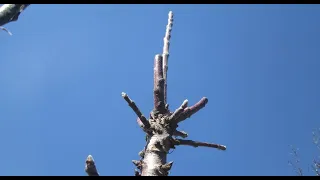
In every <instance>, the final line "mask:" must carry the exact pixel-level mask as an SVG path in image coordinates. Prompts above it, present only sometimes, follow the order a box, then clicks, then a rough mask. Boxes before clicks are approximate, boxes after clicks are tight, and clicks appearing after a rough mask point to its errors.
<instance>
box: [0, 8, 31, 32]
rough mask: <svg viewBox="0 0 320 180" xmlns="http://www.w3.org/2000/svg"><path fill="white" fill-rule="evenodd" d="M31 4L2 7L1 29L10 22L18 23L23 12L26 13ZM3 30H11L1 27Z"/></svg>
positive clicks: (0, 9) (0, 14)
mask: <svg viewBox="0 0 320 180" xmlns="http://www.w3.org/2000/svg"><path fill="white" fill-rule="evenodd" d="M29 5H30V4H4V5H2V6H1V7H0V27H1V26H3V25H5V24H8V23H10V22H14V21H17V20H18V18H19V16H20V14H21V13H22V11H24V10H25V9H26V8H27V7H28V6H29ZM1 29H2V30H4V31H6V32H8V33H9V34H10V35H12V34H11V33H10V31H9V30H7V29H6V28H4V27H1Z"/></svg>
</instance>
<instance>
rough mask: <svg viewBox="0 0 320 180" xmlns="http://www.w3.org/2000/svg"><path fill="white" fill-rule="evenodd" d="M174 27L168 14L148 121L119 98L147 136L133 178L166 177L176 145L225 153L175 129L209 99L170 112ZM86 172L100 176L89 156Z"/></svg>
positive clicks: (135, 107)
mask: <svg viewBox="0 0 320 180" xmlns="http://www.w3.org/2000/svg"><path fill="white" fill-rule="evenodd" d="M172 25H173V13H172V12H171V11H170V12H169V18H168V25H167V27H166V33H165V37H164V39H163V41H164V46H163V53H162V55H161V54H157V55H156V56H155V58H154V82H153V83H154V87H153V98H154V108H153V110H152V111H151V113H150V116H149V119H147V118H146V117H145V116H144V115H143V114H142V113H141V111H140V110H139V108H138V106H137V105H136V103H135V102H133V101H132V100H131V99H130V98H129V96H128V95H127V94H126V93H124V92H123V93H122V97H123V98H124V100H125V101H126V102H127V103H128V105H129V106H130V107H131V109H132V110H133V111H134V112H135V114H136V115H137V116H138V118H137V123H138V125H139V126H140V127H141V129H142V130H143V131H144V132H145V133H146V146H145V147H144V149H143V150H142V151H140V153H139V155H140V157H141V159H140V160H133V161H132V162H133V164H134V165H135V166H136V167H137V169H135V175H136V176H167V175H168V174H169V170H170V169H171V167H172V165H173V162H172V161H171V162H167V154H168V152H169V150H170V149H175V147H176V146H179V145H180V146H182V145H188V146H193V147H200V146H202V147H211V148H217V149H219V150H226V146H224V145H220V144H213V143H206V142H198V141H193V140H185V139H180V138H177V137H181V138H186V137H187V136H188V134H187V133H186V132H183V131H179V130H177V127H178V124H179V123H180V122H182V121H184V120H186V119H187V118H189V117H191V116H192V115H193V114H195V113H196V112H198V111H199V110H200V109H202V108H203V107H205V105H206V104H207V103H208V99H207V98H206V97H203V98H202V99H201V100H200V101H199V102H197V103H196V104H195V105H193V106H190V107H188V100H184V101H183V103H182V104H181V106H180V107H179V108H177V109H176V110H175V111H173V112H171V111H170V110H169V104H168V103H167V70H168V57H169V45H170V37H171V30H172ZM86 172H87V174H88V175H89V176H94V175H95V176H97V175H99V174H98V172H97V170H96V167H95V163H94V161H93V159H92V156H91V155H89V156H88V158H87V161H86Z"/></svg>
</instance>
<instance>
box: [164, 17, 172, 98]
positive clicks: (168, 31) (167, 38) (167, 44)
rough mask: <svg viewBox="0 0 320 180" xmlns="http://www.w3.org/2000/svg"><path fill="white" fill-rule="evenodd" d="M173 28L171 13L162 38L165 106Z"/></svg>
mask: <svg viewBox="0 0 320 180" xmlns="http://www.w3.org/2000/svg"><path fill="white" fill-rule="evenodd" d="M172 26H173V13H172V11H170V12H169V14H168V24H167V26H166V34H165V36H164V38H163V52H162V57H163V65H162V67H163V79H164V104H167V72H168V59H169V47H170V38H171V31H172Z"/></svg>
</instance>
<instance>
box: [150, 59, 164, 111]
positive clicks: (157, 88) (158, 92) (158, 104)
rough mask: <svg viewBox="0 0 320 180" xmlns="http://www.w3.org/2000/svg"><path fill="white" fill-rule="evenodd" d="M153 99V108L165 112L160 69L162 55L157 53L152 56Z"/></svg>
mask: <svg viewBox="0 0 320 180" xmlns="http://www.w3.org/2000/svg"><path fill="white" fill-rule="evenodd" d="M153 81H154V82H153V101H154V110H155V111H156V112H159V113H165V112H166V109H165V103H164V94H163V92H164V79H163V69H162V56H161V55H160V54H157V55H156V56H155V58H154V75H153Z"/></svg>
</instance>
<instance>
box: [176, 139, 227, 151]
mask: <svg viewBox="0 0 320 180" xmlns="http://www.w3.org/2000/svg"><path fill="white" fill-rule="evenodd" d="M174 145H187V146H193V147H211V148H217V149H219V150H226V149H227V147H226V146H224V145H220V144H214V143H207V142H199V141H192V140H184V139H174Z"/></svg>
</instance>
